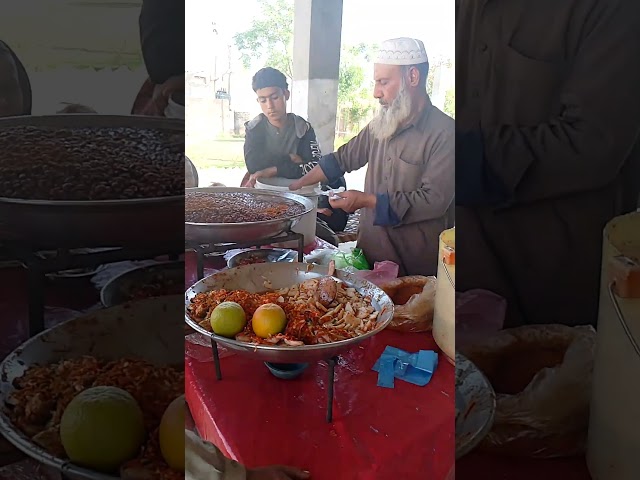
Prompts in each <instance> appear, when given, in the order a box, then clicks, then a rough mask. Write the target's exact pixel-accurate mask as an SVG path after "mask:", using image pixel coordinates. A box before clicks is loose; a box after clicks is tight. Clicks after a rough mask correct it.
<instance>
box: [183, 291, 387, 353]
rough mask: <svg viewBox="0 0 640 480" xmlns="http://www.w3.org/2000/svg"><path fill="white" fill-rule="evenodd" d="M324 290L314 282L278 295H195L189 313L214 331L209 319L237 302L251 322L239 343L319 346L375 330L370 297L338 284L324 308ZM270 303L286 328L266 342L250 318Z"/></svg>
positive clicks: (237, 338) (241, 334)
mask: <svg viewBox="0 0 640 480" xmlns="http://www.w3.org/2000/svg"><path fill="white" fill-rule="evenodd" d="M323 286H324V287H326V282H322V280H318V279H312V280H307V281H305V282H303V283H301V284H299V285H295V286H293V287H290V288H286V289H282V290H278V291H276V292H266V293H249V292H247V291H244V290H232V291H229V290H212V291H210V292H206V293H199V294H198V295H196V296H195V297H194V298H193V299H192V300H191V305H190V306H189V312H190V314H191V316H192V317H193V318H194V319H195V320H196V321H197V322H198V323H199V325H200V326H202V327H203V328H205V329H206V330H208V331H212V329H211V324H210V322H209V316H210V315H211V312H212V311H213V310H214V309H215V307H217V306H218V305H219V304H220V303H222V302H236V303H238V304H239V305H240V306H241V307H242V309H243V310H244V311H245V314H246V315H247V318H248V319H249V321H248V322H247V326H246V327H245V329H244V331H243V332H241V333H239V334H238V335H237V336H236V340H238V341H244V342H250V343H256V344H271V345H274V344H279V343H284V344H285V345H289V346H301V345H305V344H306V345H316V344H320V343H331V342H336V341H340V340H346V339H348V338H354V337H357V336H359V335H363V334H364V333H366V332H369V331H371V330H373V329H375V328H376V325H377V318H378V313H379V312H377V311H376V310H375V308H374V307H373V306H372V305H371V299H370V298H369V297H364V296H362V295H361V294H360V293H358V292H357V291H356V290H355V289H354V288H348V287H345V286H344V284H343V283H340V282H336V284H335V285H334V286H332V287H331V288H334V287H335V290H336V291H335V295H333V296H334V299H333V300H332V301H331V303H329V304H328V305H323V304H322V303H321V302H320V301H319V297H322V295H320V290H319V289H322V288H323ZM332 293H333V292H332ZM267 303H276V304H278V305H280V306H281V307H282V309H283V310H284V312H285V314H286V316H287V326H286V328H285V330H284V332H283V333H281V334H278V335H275V336H273V337H271V338H267V339H263V338H260V337H258V336H257V335H255V333H254V332H253V328H252V326H251V318H252V317H253V314H254V313H255V311H256V310H257V308H258V307H260V306H261V305H265V304H267Z"/></svg>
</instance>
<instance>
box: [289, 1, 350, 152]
mask: <svg viewBox="0 0 640 480" xmlns="http://www.w3.org/2000/svg"><path fill="white" fill-rule="evenodd" d="M342 1H343V0H295V16H294V24H293V37H294V40H293V82H292V83H293V85H292V91H291V111H292V112H293V113H296V114H298V115H300V116H302V117H304V118H306V119H307V120H308V121H309V122H310V123H311V125H312V126H313V128H314V130H315V132H316V135H317V137H318V143H319V144H320V149H321V150H322V153H323V154H327V153H331V152H333V145H334V140H335V129H336V116H337V112H338V71H339V67H340V45H341V40H342V39H341V37H342Z"/></svg>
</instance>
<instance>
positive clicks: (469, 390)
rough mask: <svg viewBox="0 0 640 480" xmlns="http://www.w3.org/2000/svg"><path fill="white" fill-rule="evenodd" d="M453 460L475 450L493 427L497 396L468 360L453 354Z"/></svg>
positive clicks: (482, 375)
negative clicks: (454, 454) (454, 364)
mask: <svg viewBox="0 0 640 480" xmlns="http://www.w3.org/2000/svg"><path fill="white" fill-rule="evenodd" d="M456 410H460V413H459V414H457V415H456V459H459V458H461V457H463V456H465V455H466V454H467V453H469V452H470V451H471V450H473V449H474V448H476V447H477V446H478V444H479V443H480V442H481V441H482V439H483V438H484V437H485V436H486V435H487V434H488V433H489V431H490V430H491V427H492V426H493V419H494V416H495V411H496V394H495V392H494V391H493V387H492V386H491V384H490V383H489V381H488V380H487V378H486V377H485V376H484V374H483V373H482V372H481V371H480V370H478V367H476V366H475V365H474V364H473V363H471V361H469V360H468V359H467V358H466V357H465V356H464V355H462V354H460V353H457V352H456Z"/></svg>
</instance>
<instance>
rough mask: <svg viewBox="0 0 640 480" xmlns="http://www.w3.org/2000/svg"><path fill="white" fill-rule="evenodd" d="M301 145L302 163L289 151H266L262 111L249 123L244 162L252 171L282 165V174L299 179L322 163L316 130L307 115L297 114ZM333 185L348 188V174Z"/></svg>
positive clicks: (299, 142) (295, 116) (265, 124)
mask: <svg viewBox="0 0 640 480" xmlns="http://www.w3.org/2000/svg"><path fill="white" fill-rule="evenodd" d="M294 119H295V128H296V136H297V137H298V146H297V149H296V154H298V155H299V156H300V158H302V163H301V164H296V163H294V162H293V161H291V158H290V157H289V155H281V156H267V155H265V153H264V144H265V135H266V126H267V123H268V120H267V118H266V117H265V116H264V114H262V113H261V114H260V115H258V116H257V117H256V118H254V119H253V120H251V121H249V122H247V123H245V125H244V127H245V139H244V162H245V164H246V165H247V170H248V171H249V173H251V174H253V173H256V172H257V171H260V170H264V169H266V168H270V167H277V168H278V177H283V178H291V179H297V178H302V177H303V176H304V175H305V174H307V173H308V172H310V171H311V169H312V168H313V167H315V166H316V165H317V164H318V160H320V157H321V156H322V155H321V152H320V146H319V145H318V140H317V139H316V132H315V131H314V130H313V127H312V126H311V124H310V123H309V122H307V121H306V120H305V119H304V118H302V117H300V116H298V115H294ZM328 187H329V188H340V187H344V188H346V182H345V180H344V177H341V178H340V179H338V180H337V181H336V182H334V183H332V184H330V185H328Z"/></svg>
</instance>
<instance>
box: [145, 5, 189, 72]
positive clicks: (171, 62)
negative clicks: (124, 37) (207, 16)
mask: <svg viewBox="0 0 640 480" xmlns="http://www.w3.org/2000/svg"><path fill="white" fill-rule="evenodd" d="M184 22H185V13H184V2H178V1H177V0H144V1H143V2H142V9H141V10H140V17H139V20H138V26H139V29H140V44H141V49H142V57H143V59H144V64H145V67H146V68H147V72H148V74H149V78H150V79H151V82H153V84H154V85H162V84H163V83H164V82H166V81H167V80H169V78H171V77H173V76H176V75H183V74H184V62H185V53H184V49H185V40H184V36H185V27H184Z"/></svg>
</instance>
